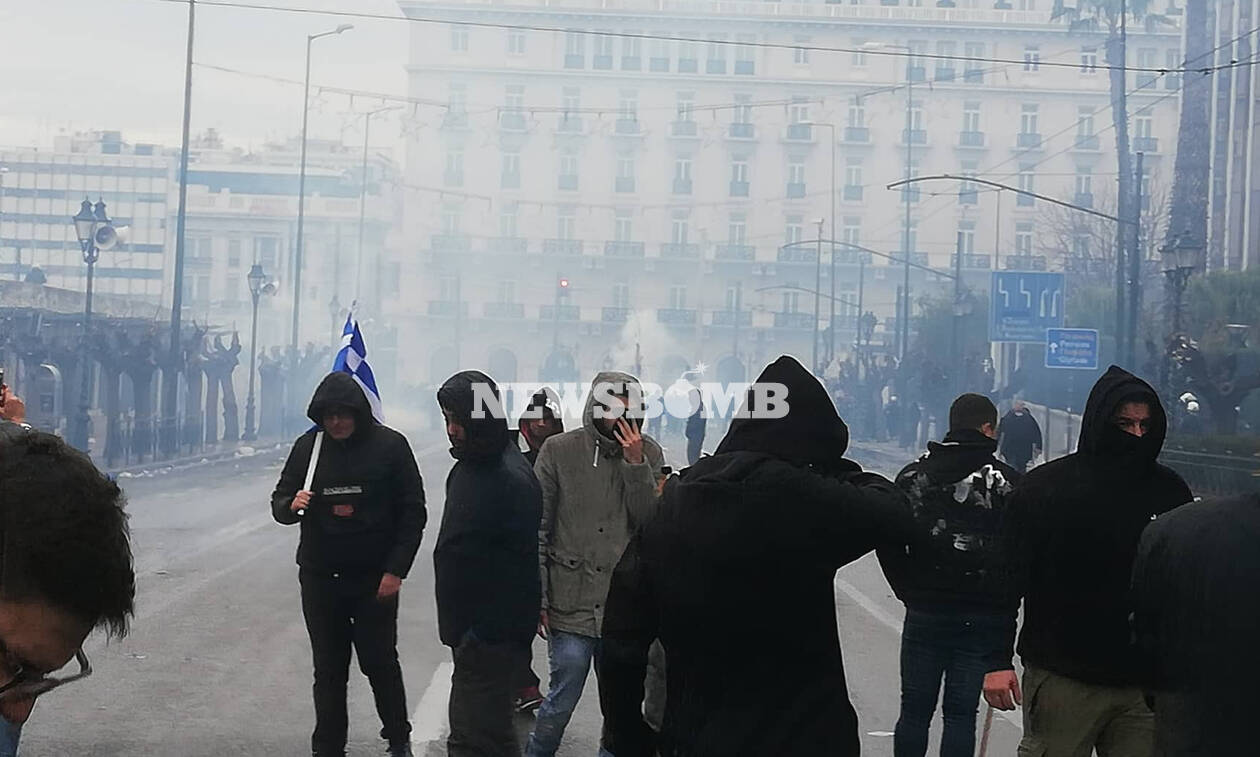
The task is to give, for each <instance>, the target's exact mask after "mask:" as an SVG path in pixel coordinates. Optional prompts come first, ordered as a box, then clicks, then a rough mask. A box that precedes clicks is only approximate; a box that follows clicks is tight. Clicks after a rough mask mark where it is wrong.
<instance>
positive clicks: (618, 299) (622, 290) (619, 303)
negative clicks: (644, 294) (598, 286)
mask: <svg viewBox="0 0 1260 757" xmlns="http://www.w3.org/2000/svg"><path fill="white" fill-rule="evenodd" d="M612 306H613V307H615V308H629V307H630V283H629V282H627V281H618V282H616V283H614V284H613V296H612Z"/></svg>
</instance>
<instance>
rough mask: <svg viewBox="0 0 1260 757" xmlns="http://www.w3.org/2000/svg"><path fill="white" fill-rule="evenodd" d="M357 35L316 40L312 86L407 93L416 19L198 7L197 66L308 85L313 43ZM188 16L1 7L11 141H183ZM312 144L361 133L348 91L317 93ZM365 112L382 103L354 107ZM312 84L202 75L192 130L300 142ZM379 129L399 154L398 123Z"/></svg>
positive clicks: (88, 3)
mask: <svg viewBox="0 0 1260 757" xmlns="http://www.w3.org/2000/svg"><path fill="white" fill-rule="evenodd" d="M266 4H268V5H281V6H288V7H303V8H326V9H338V10H350V9H353V10H356V11H363V12H370V13H383V14H390V15H399V11H398V6H397V4H395V3H394V2H392V1H391V0H268V1H267V3H266ZM343 22H349V23H353V24H354V25H355V28H354V29H353V30H351V31H349V32H346V33H345V34H343V35H341V36H339V37H329V38H326V39H321V40H318V41H316V42H315V45H314V54H313V56H312V60H313V64H312V68H311V80H312V83H313V84H326V85H330V86H339V87H349V88H354V89H362V90H370V91H374V92H376V91H379V92H388V93H395V94H404V93H405V89H406V75H405V72H404V71H403V65H404V64H405V62H406V58H407V39H408V26H409V25H408V24H407V23H405V22H398V21H371V20H365V19H338V18H335V17H332V16H318V15H309V14H307V15H298V14H291V13H282V12H271V11H252V10H240V9H231V8H215V7H205V6H200V5H199V6H198V8H197V29H196V37H195V48H194V60H196V61H197V62H199V63H206V64H213V65H219V66H227V67H230V68H235V69H241V70H245V71H249V72H254V73H259V74H266V75H270V76H278V77H283V78H286V79H293V80H298V81H300V80H301V79H302V74H303V61H304V55H305V46H306V35H307V34H312V33H316V32H321V31H327V30H331V29H333V28H335V27H336V26H337V25H338V24H340V23H343ZM187 28H188V9H187V6H186V5H183V4H180V3H169V2H161V1H160V0H3V1H2V2H0V81H3V85H0V145H5V146H29V145H35V146H39V147H47V146H49V145H51V142H52V138H53V136H55V135H57V134H61V133H69V132H73V131H78V130H88V129H113V130H119V131H122V132H123V135H124V138H125V139H126V140H127V141H129V142H158V143H162V144H165V145H169V146H172V147H177V146H178V145H179V138H180V125H181V119H182V117H183V112H182V109H183V85H184V52H185V44H186V39H187V38H186V32H187ZM311 103H312V108H311V113H312V115H311V130H310V134H311V136H312V137H321V138H336V137H337V136H338V135H342V136H343V137H344V138H345V139H346V140H347V141H348V142H351V143H356V142H358V141H359V140H360V139H362V131H361V130H360V129H361V126H360V124H361V122H362V119H361V118H358V119H356V118H354V117H353V116H351V115H349V107H350V106H349V102H348V100H347V98H346V97H344V96H332V95H327V96H324V97H316V96H315V91H314V89H312V99H311ZM355 105H356V108H357V109H358V110H363V109H369V108H371V107H376V106H378V105H379V103H376V102H371V103H369V102H366V101H356V104H355ZM301 116H302V88H301V87H300V86H294V85H286V84H281V83H276V82H271V81H267V80H263V79H257V78H248V77H242V76H238V75H234V74H228V73H223V72H219V71H212V70H207V69H204V68H194V70H193V104H192V131H193V133H194V134H196V133H198V132H200V131H203V130H205V129H206V128H209V127H214V128H217V129H219V131H220V132H221V133H222V134H223V135H224V137H225V139H226V140H227V141H228V142H229V143H231V144H239V145H241V146H244V147H248V146H250V145H259V144H261V143H262V142H263V141H265V140H268V139H280V138H283V137H285V136H288V135H293V134H296V133H297V132H298V131H299V129H300V126H301ZM387 124H388V125H386V124H381V125H380V126H378V125H377V124H376V122H374V124H373V130H372V133H373V139H372V143H373V145H380V146H391V147H393V146H397V143H398V137H399V133H400V126H399V123H398V121H397V119H392V120H391V121H389V122H387Z"/></svg>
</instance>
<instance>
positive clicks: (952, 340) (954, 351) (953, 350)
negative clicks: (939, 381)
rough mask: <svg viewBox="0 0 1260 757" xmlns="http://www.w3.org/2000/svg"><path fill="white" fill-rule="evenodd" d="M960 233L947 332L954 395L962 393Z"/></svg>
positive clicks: (955, 250) (961, 249) (961, 251)
mask: <svg viewBox="0 0 1260 757" xmlns="http://www.w3.org/2000/svg"><path fill="white" fill-rule="evenodd" d="M962 256H963V247H962V233H961V232H960V233H959V234H958V236H957V238H956V241H955V243H954V308H953V311H954V312H953V316H954V317H953V319H952V320H951V321H950V330H949V354H950V364H951V365H950V373H952V374H953V376H952V380H951V382H950V383H951V384H953V386H954V394H958V393H959V392H961V391H962V381H961V380H960V379H961V378H962V377H961V376H960V375H959V373H960V372H961V371H960V366H961V365H962V361H961V359H960V357H959V355H958V351H959V346H958V327H959V320H960V319H961V318H962Z"/></svg>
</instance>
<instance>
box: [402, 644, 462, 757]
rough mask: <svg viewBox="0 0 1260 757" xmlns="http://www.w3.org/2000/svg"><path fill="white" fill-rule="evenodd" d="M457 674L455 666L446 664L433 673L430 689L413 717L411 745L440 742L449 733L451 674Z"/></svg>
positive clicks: (421, 698) (421, 699)
mask: <svg viewBox="0 0 1260 757" xmlns="http://www.w3.org/2000/svg"><path fill="white" fill-rule="evenodd" d="M454 672H455V664H454V663H450V662H444V663H442V664H441V665H438V666H437V670H434V671H433V678H432V680H430V681H429V687H428V688H427V689H425V690H424V696H422V697H420V704H419V705H417V706H416V713H415V715H413V716H412V717H411V745H412V746H413V747H419V746H423V745H424V744H426V743H428V742H430V741H438V740H440V739H441V738H442V737H444V736H446V732H447V728H448V726H447V722H446V718H447V703H448V702H449V701H450V698H451V674H452V673H454Z"/></svg>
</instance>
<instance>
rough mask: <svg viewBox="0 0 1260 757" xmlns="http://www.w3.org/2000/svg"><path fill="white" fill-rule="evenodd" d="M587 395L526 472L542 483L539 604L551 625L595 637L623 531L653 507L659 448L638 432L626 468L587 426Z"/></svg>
mask: <svg viewBox="0 0 1260 757" xmlns="http://www.w3.org/2000/svg"><path fill="white" fill-rule="evenodd" d="M601 382H627V383H635V384H637V383H638V382H637V380H636V379H635V378H634V377H633V376H630V375H628V374H625V373H619V372H613V371H608V372H602V373H600V374H598V375H597V376H596V377H595V381H594V382H593V384H592V387H594V385H596V384H599V383H601ZM594 403H595V392H594V391H592V392H591V396H590V398H589V399H588V400H587V403H586V408H585V410H584V412H583V416H582V427H581V428H578V429H574V430H572V431H566V432H565V433H563V434H559V435H557V436H553V437H551V438H550V439H548V440H547V441H546V443H544V444H543V446H542V450H541V451H540V452H539V454H538V462H537V463H536V464H535V466H534V472H535V474H537V476H538V482H539V484H541V486H542V495H543V512H542V523H541V525H540V527H539V530H538V556H539V564H540V569H541V571H542V609H544V610H546V611H547V615H548V619H549V621H550V623H551V627H552V628H553V629H555V630H559V631H565V632H568V633H574V634H581V635H583V636H591V637H596V638H598V637H599V636H600V629H601V627H602V626H603V622H604V605H605V602H606V600H607V598H608V585H609V581H610V579H611V577H612V572H613V569H614V568H615V567H616V566H617V561H618V560H620V559H621V553H622V552H624V551H625V548H626V545H627V544H628V543H629V542H630V536H631V535H632V534H633V533H634V531H635V529H636V528H638V526H639V524H641V523H643V522H644V521H645V520H646V519H647V518H648V517H649V516H650V515H651V514H652V512H653V511H654V509H655V506H656V497H657V495H656V482H657V476H658V473H659V471H660V469H661V466H662V465H663V464H664V456H663V455H662V453H661V447H660V445H659V444H657V443H656V441H654V440H653V439H652V438H651V437H649V436H647V435H646V434H644V436H643V462H642V463H640V464H638V465H630V464H629V463H627V462H626V460H625V457H624V456H623V455H622V451H621V445H620V444H618V443H617V442H616V440H614V439H609V438H608V437H605V436H604V435H603V434H602V433H600V432H599V431H598V429H597V428H596V426H595V418H594Z"/></svg>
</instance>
